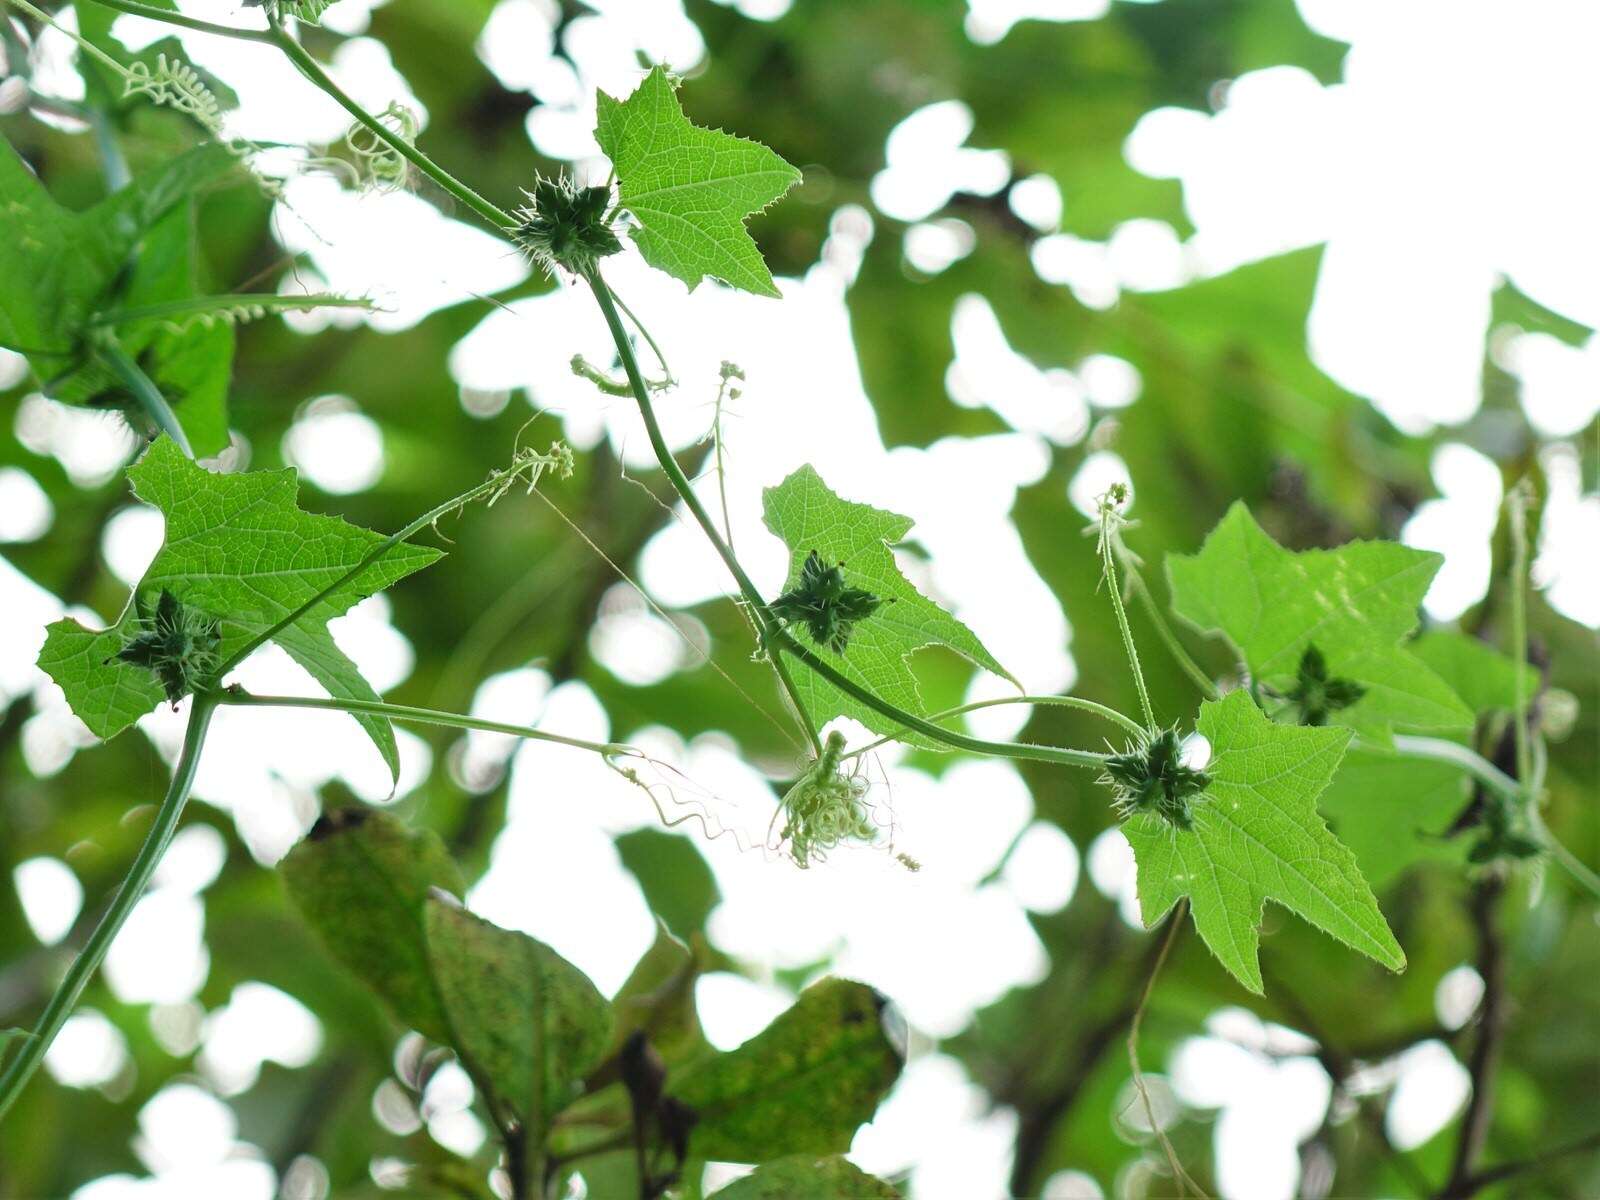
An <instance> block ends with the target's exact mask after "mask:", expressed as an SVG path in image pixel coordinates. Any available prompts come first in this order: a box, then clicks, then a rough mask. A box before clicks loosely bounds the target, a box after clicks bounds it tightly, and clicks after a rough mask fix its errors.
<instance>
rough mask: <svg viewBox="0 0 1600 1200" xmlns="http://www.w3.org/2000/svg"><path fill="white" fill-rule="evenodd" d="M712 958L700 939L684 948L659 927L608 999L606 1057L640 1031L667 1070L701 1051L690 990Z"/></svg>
mask: <svg viewBox="0 0 1600 1200" xmlns="http://www.w3.org/2000/svg"><path fill="white" fill-rule="evenodd" d="M711 956H712V952H711V950H710V948H709V947H707V945H706V943H705V939H704V938H703V937H701V936H699V935H696V936H695V937H694V938H693V939H692V940H691V941H690V942H688V943H684V942H681V941H679V940H678V939H677V938H675V937H673V936H672V933H671V931H669V930H668V929H667V927H666V926H665V925H662V924H659V923H658V924H657V926H656V940H655V941H654V942H653V943H652V944H651V946H650V949H648V950H646V951H645V952H644V957H643V958H641V959H640V960H639V961H638V963H637V964H636V965H635V966H634V968H633V971H632V973H631V974H629V976H628V979H627V982H625V983H624V984H623V985H622V987H621V989H620V990H619V991H618V992H617V994H616V996H615V997H614V998H613V999H612V1010H613V1012H614V1013H615V1014H616V1027H615V1029H614V1030H613V1032H612V1035H611V1046H610V1048H609V1051H608V1054H607V1057H608V1058H609V1057H610V1056H611V1055H612V1054H615V1053H616V1052H617V1051H619V1050H620V1049H621V1048H622V1043H623V1042H624V1041H626V1040H627V1038H628V1036H629V1035H630V1034H632V1033H635V1032H641V1031H642V1032H643V1033H644V1034H645V1035H646V1036H647V1037H648V1038H649V1039H650V1045H651V1046H653V1047H654V1048H655V1050H656V1052H657V1053H658V1054H660V1055H661V1057H662V1059H663V1060H664V1061H665V1062H666V1063H667V1064H668V1065H669V1066H670V1065H673V1064H676V1063H680V1062H684V1061H686V1060H688V1059H689V1058H691V1057H693V1056H695V1055H696V1054H699V1053H700V1052H702V1051H705V1050H706V1049H707V1047H708V1043H707V1042H706V1038H705V1033H704V1031H703V1030H702V1029H701V1027H700V1016H699V1013H698V1012H697V1011H696V1009H695V1003H694V987H695V983H696V982H697V981H698V980H699V978H700V976H701V975H703V974H704V973H705V972H706V971H707V970H708V969H709V959H710V958H711Z"/></svg>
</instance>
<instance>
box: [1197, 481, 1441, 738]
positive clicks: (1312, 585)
mask: <svg viewBox="0 0 1600 1200" xmlns="http://www.w3.org/2000/svg"><path fill="white" fill-rule="evenodd" d="M1443 561H1444V560H1443V558H1442V557H1441V556H1440V555H1438V554H1434V553H1433V552H1431V551H1427V550H1414V549H1412V548H1411V547H1409V546H1400V545H1396V544H1395V543H1393V542H1350V543H1349V544H1347V545H1344V546H1340V547H1339V548H1338V549H1336V550H1305V551H1301V552H1299V553H1292V552H1290V551H1288V550H1285V549H1284V548H1283V547H1282V546H1280V545H1278V543H1277V542H1275V541H1273V540H1272V538H1270V537H1269V536H1268V535H1267V534H1266V532H1265V531H1264V530H1263V529H1262V528H1261V526H1260V525H1258V524H1256V521H1255V518H1254V517H1252V516H1251V515H1250V510H1249V509H1248V508H1246V507H1245V506H1244V504H1242V503H1236V504H1234V506H1233V507H1232V508H1230V509H1229V510H1228V514H1227V516H1225V517H1223V519H1222V520H1221V521H1220V522H1219V523H1218V524H1217V527H1216V528H1215V529H1213V530H1212V531H1211V533H1210V534H1209V535H1208V536H1207V538H1206V540H1205V544H1204V545H1203V546H1201V548H1200V552H1199V553H1198V554H1193V555H1181V554H1174V555H1168V556H1167V576H1168V579H1169V581H1170V583H1171V585H1172V608H1173V611H1174V612H1176V613H1177V614H1178V615H1179V616H1180V617H1182V618H1183V619H1184V620H1186V621H1188V622H1189V623H1190V624H1192V625H1193V626H1194V627H1195V628H1196V629H1198V630H1200V631H1201V632H1202V633H1216V634H1222V635H1223V636H1225V637H1226V638H1227V639H1228V640H1229V641H1230V642H1231V643H1232V644H1233V645H1234V647H1235V648H1236V649H1237V650H1238V651H1239V653H1240V655H1241V656H1242V657H1243V659H1244V663H1245V666H1246V667H1248V668H1249V671H1250V675H1251V678H1252V679H1254V680H1255V681H1256V682H1258V683H1261V684H1264V685H1266V686H1267V687H1270V688H1272V689H1274V690H1276V691H1278V692H1279V693H1280V694H1288V693H1289V692H1290V691H1291V690H1292V689H1293V687H1294V684H1295V679H1296V671H1297V668H1298V667H1299V664H1300V662H1301V659H1302V656H1304V655H1305V653H1306V651H1307V650H1308V649H1309V648H1311V647H1313V646H1314V647H1316V649H1317V650H1319V651H1320V652H1321V653H1322V656H1323V657H1324V659H1325V660H1326V662H1327V669H1328V673H1329V675H1330V677H1331V676H1337V677H1339V678H1342V679H1348V680H1353V681H1354V682H1355V683H1357V684H1359V685H1360V686H1361V687H1362V688H1363V689H1364V690H1365V694H1364V695H1363V696H1362V697H1361V698H1360V699H1359V700H1358V701H1357V702H1356V703H1354V704H1353V705H1351V706H1349V707H1347V708H1343V709H1340V710H1339V711H1336V712H1334V713H1332V714H1331V715H1330V717H1329V719H1330V720H1331V721H1333V722H1334V723H1335V724H1340V725H1347V726H1349V727H1350V728H1352V729H1354V730H1356V731H1357V732H1358V733H1360V734H1361V735H1362V736H1363V737H1366V738H1369V739H1372V740H1375V741H1378V742H1380V743H1383V742H1387V741H1388V740H1389V739H1390V737H1391V736H1392V734H1393V731H1394V729H1396V728H1402V729H1459V728H1464V727H1465V726H1468V725H1470V724H1471V723H1472V713H1471V712H1470V711H1469V710H1468V709H1467V707H1466V705H1464V704H1463V703H1462V702H1461V700H1460V698H1459V697H1458V696H1456V694H1455V693H1454V692H1453V691H1451V690H1450V687H1449V685H1448V684H1446V683H1445V681H1444V680H1442V679H1440V678H1439V676H1438V675H1436V674H1435V673H1434V672H1433V671H1432V670H1430V669H1429V668H1428V666H1427V665H1426V664H1425V663H1423V662H1422V661H1421V660H1420V659H1418V658H1417V657H1416V656H1415V655H1414V654H1412V653H1410V652H1409V650H1407V649H1404V648H1402V647H1400V646H1399V645H1398V643H1399V642H1400V641H1401V640H1402V639H1403V638H1405V637H1407V636H1408V635H1409V634H1410V633H1411V631H1412V630H1413V629H1415V628H1416V625H1417V610H1418V608H1419V606H1420V605H1421V604H1422V597H1423V595H1424V594H1425V593H1426V592H1427V590H1428V585H1429V584H1430V583H1431V582H1432V581H1433V577H1434V575H1435V574H1436V573H1437V572H1438V570H1439V565H1440V563H1442V562H1443Z"/></svg>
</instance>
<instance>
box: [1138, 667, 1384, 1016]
mask: <svg viewBox="0 0 1600 1200" xmlns="http://www.w3.org/2000/svg"><path fill="white" fill-rule="evenodd" d="M1196 728H1197V729H1198V731H1199V732H1200V733H1201V734H1202V735H1204V736H1205V737H1206V738H1207V740H1209V741H1210V743H1211V761H1210V763H1209V765H1208V766H1207V767H1206V773H1207V775H1209V776H1210V780H1211V781H1210V783H1209V784H1208V785H1207V787H1206V790H1205V791H1204V792H1203V793H1201V795H1200V797H1199V798H1198V799H1197V800H1196V801H1195V802H1194V803H1193V805H1192V807H1191V812H1192V815H1193V820H1194V827H1193V829H1191V830H1188V831H1185V830H1180V829H1177V828H1176V827H1174V826H1172V825H1169V824H1168V823H1167V822H1165V821H1163V820H1161V819H1160V818H1159V817H1156V816H1153V815H1150V814H1145V813H1141V814H1138V815H1136V816H1134V817H1132V818H1130V819H1129V820H1128V821H1127V822H1126V823H1125V824H1124V825H1123V827H1122V828H1123V832H1124V834H1126V836H1127V838H1128V841H1129V843H1130V844H1131V845H1132V846H1133V853H1134V858H1135V860H1136V862H1137V864H1138V878H1139V907H1140V911H1141V913H1142V914H1143V917H1144V923H1145V925H1146V927H1151V926H1154V925H1155V924H1156V922H1157V921H1159V920H1160V919H1161V918H1162V916H1164V915H1165V914H1166V913H1167V911H1168V910H1170V909H1171V908H1172V906H1173V905H1174V904H1176V903H1177V902H1178V901H1179V900H1180V899H1182V898H1183V897H1184V896H1188V897H1189V902H1190V908H1191V911H1192V912H1193V914H1194V923H1195V928H1196V929H1197V930H1199V932H1200V936H1201V938H1203V939H1204V940H1205V943H1206V945H1207V946H1209V947H1210V948H1211V951H1212V953H1213V954H1215V955H1216V956H1217V958H1218V959H1220V960H1221V962H1222V965H1223V966H1225V967H1226V968H1227V969H1228V970H1229V971H1230V972H1231V973H1232V974H1233V975H1234V976H1236V977H1237V978H1238V979H1239V981H1240V982H1241V983H1243V984H1244V985H1245V986H1246V987H1247V988H1249V989H1250V990H1251V991H1253V992H1258V993H1259V992H1260V991H1261V990H1262V984H1261V967H1260V964H1259V962H1258V961H1257V949H1258V946H1259V941H1260V933H1259V926H1260V923H1261V913H1262V908H1263V906H1264V904H1265V902H1266V901H1268V900H1274V901H1276V902H1277V903H1279V904H1281V905H1283V906H1284V907H1285V908H1287V909H1289V911H1291V912H1293V913H1295V914H1296V915H1298V916H1300V917H1302V918H1304V919H1305V920H1306V921H1308V922H1310V923H1311V924H1312V925H1315V926H1316V927H1317V928H1318V929H1321V930H1323V931H1324V932H1326V933H1329V934H1331V935H1332V936H1333V937H1335V938H1337V939H1338V940H1340V941H1341V942H1344V943H1345V944H1346V945H1348V946H1350V947H1351V948H1352V949H1355V950H1359V951H1360V952H1361V953H1363V954H1366V955H1368V956H1369V957H1371V958H1374V959H1376V960H1377V961H1378V962H1380V963H1382V964H1383V965H1384V966H1386V967H1389V968H1390V969H1391V970H1395V971H1399V970H1401V969H1403V968H1404V967H1405V964H1406V958H1405V954H1404V953H1403V952H1402V951H1401V949H1400V946H1399V944H1398V943H1396V941H1395V940H1394V935H1393V934H1392V933H1391V932H1390V931H1389V926H1388V923H1387V922H1385V920H1384V918H1383V914H1382V913H1381V912H1380V911H1379V910H1378V902H1377V900H1376V899H1374V897H1373V895H1372V889H1371V888H1370V887H1368V886H1367V882H1366V880H1365V879H1363V878H1362V876H1361V871H1360V868H1359V867H1358V866H1357V864H1356V858H1355V855H1354V854H1352V853H1351V852H1350V850H1349V849H1348V848H1347V847H1345V846H1344V845H1343V844H1341V843H1340V842H1339V840H1338V839H1337V838H1335V837H1334V836H1333V834H1332V833H1330V832H1329V831H1328V827H1327V826H1326V825H1325V824H1324V823H1323V820H1322V818H1321V817H1320V816H1319V815H1318V814H1317V808H1316V801H1317V797H1318V795H1319V794H1320V793H1321V792H1322V791H1323V789H1324V788H1326V787H1327V786H1328V782H1329V780H1331V779H1332V778H1333V775H1334V772H1335V771H1336V770H1337V769H1338V766H1339V761H1340V759H1341V758H1342V757H1343V755H1344V751H1345V747H1346V746H1347V745H1348V743H1349V741H1350V732H1349V731H1348V730H1345V729H1338V728H1326V727H1324V728H1311V727H1305V726H1296V725H1280V724H1276V723H1274V722H1272V721H1270V720H1268V719H1267V718H1266V716H1264V715H1263V714H1262V713H1261V711H1260V710H1259V709H1258V708H1256V706H1255V704H1254V703H1253V702H1252V701H1251V700H1250V697H1249V695H1248V694H1246V693H1245V692H1243V691H1235V692H1230V693H1229V694H1228V695H1227V696H1225V697H1223V698H1222V699H1221V700H1219V701H1207V702H1206V703H1204V704H1202V705H1201V706H1200V719H1199V721H1198V722H1197V723H1196Z"/></svg>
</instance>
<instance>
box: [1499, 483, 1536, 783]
mask: <svg viewBox="0 0 1600 1200" xmlns="http://www.w3.org/2000/svg"><path fill="white" fill-rule="evenodd" d="M1524 486H1525V485H1524V484H1522V483H1519V484H1517V485H1516V486H1515V487H1513V488H1512V489H1511V491H1510V494H1509V495H1507V497H1506V506H1507V508H1508V509H1509V513H1508V518H1509V521H1510V524H1511V656H1512V658H1513V659H1515V660H1516V664H1517V669H1516V673H1515V680H1514V682H1513V685H1512V686H1513V688H1514V693H1513V694H1514V696H1515V709H1514V711H1513V720H1514V734H1515V737H1516V744H1517V779H1518V780H1519V781H1520V782H1521V785H1522V788H1523V795H1525V796H1526V797H1527V798H1528V807H1529V808H1532V807H1533V806H1534V805H1535V804H1537V803H1538V795H1537V793H1535V792H1534V791H1533V790H1532V786H1531V785H1532V781H1533V753H1532V751H1531V750H1530V748H1529V745H1528V695H1527V692H1526V691H1525V690H1524V688H1523V675H1524V671H1523V668H1524V667H1525V666H1526V665H1527V662H1528V505H1527V496H1526V493H1525V492H1524Z"/></svg>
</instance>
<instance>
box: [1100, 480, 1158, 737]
mask: <svg viewBox="0 0 1600 1200" xmlns="http://www.w3.org/2000/svg"><path fill="white" fill-rule="evenodd" d="M1113 503H1114V501H1113V500H1112V498H1111V493H1109V492H1108V493H1107V494H1106V496H1105V497H1104V498H1102V500H1101V501H1100V505H1101V508H1100V558H1101V561H1102V562H1103V564H1104V566H1105V584H1106V590H1107V591H1109V592H1110V593H1111V610H1112V611H1113V612H1114V613H1115V614H1116V617H1117V628H1118V629H1120V630H1121V631H1122V647H1123V649H1124V650H1126V651H1127V652H1128V663H1129V664H1130V665H1131V666H1132V667H1133V682H1134V686H1135V687H1136V688H1137V689H1138V692H1139V707H1140V708H1141V709H1142V710H1143V712H1144V723H1145V728H1146V729H1148V730H1149V731H1150V732H1151V733H1152V734H1153V733H1155V731H1156V711H1155V709H1154V708H1152V707H1151V705H1150V692H1149V690H1148V689H1147V688H1146V687H1145V685H1144V670H1143V668H1141V667H1140V666H1139V649H1138V647H1137V646H1135V645H1134V644H1133V630H1132V629H1131V628H1130V627H1129V625H1128V613H1127V610H1126V609H1124V608H1123V607H1122V586H1121V585H1120V584H1119V583H1118V582H1117V563H1116V554H1115V553H1114V551H1113V550H1112V546H1111V542H1112V538H1113V537H1114V536H1115V532H1116V531H1115V530H1114V529H1113V528H1112V522H1113V521H1117V520H1120V519H1121V518H1120V517H1119V516H1118V515H1117V513H1116V511H1115V509H1114V508H1113V507H1112V505H1113Z"/></svg>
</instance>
